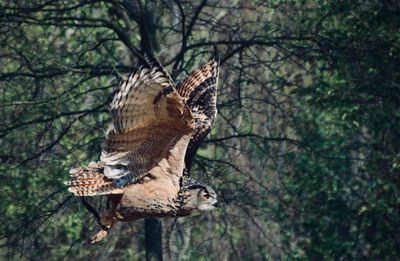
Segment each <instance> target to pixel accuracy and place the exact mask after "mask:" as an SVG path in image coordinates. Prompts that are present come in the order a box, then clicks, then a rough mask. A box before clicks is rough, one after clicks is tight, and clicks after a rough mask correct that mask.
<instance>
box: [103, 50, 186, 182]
mask: <svg viewBox="0 0 400 261" xmlns="http://www.w3.org/2000/svg"><path fill="white" fill-rule="evenodd" d="M110 112H111V116H112V126H111V128H110V129H109V130H108V132H107V135H106V140H105V142H104V144H103V149H102V154H101V161H102V162H103V163H105V165H106V166H105V168H104V174H105V176H106V177H108V178H111V179H113V180H114V182H113V183H114V185H116V186H117V187H122V186H125V185H126V184H128V183H132V182H135V180H137V179H138V178H140V177H141V176H143V175H144V174H146V173H147V172H148V171H149V170H150V169H152V168H153V167H155V166H156V165H157V164H158V163H159V162H160V161H161V160H162V159H163V158H166V157H167V156H168V155H169V153H170V151H171V150H172V149H173V147H174V146H175V145H176V144H177V143H179V144H181V143H182V142H180V140H181V139H182V138H183V137H187V136H188V135H191V134H192V132H193V130H194V119H193V117H192V114H191V112H190V110H189V108H188V107H187V105H186V104H185V102H184V101H183V100H182V99H181V97H180V96H179V94H178V92H177V91H176V89H175V87H174V84H173V82H172V80H171V78H170V76H169V75H168V73H167V72H166V71H165V70H164V68H163V67H162V66H161V65H160V64H159V63H158V62H157V61H156V60H155V59H153V58H148V57H146V61H145V62H144V63H143V64H141V65H140V66H139V67H138V69H137V70H136V71H134V72H133V73H132V74H131V75H130V77H129V78H128V80H127V81H125V82H124V83H122V84H121V86H120V88H119V90H118V92H117V93H116V94H115V96H114V98H113V101H112V103H111V106H110ZM186 144H187V143H186ZM185 149H186V147H184V149H183V150H182V155H181V157H182V159H183V157H184V152H185ZM182 161H183V160H182ZM171 168H173V166H171Z"/></svg>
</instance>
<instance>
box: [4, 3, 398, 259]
mask: <svg viewBox="0 0 400 261" xmlns="http://www.w3.org/2000/svg"><path fill="white" fill-rule="evenodd" d="M399 28H400V4H399V3H398V1H395V0H380V1H379V0H362V1H361V0H355V1H322V0H321V1H317V0H309V1H305V0H303V1H289V0H286V1H284V0H269V1H262V0H240V1H239V0H236V1H235V0H234V1H224V0H223V1H207V0H202V1H179V0H164V1H147V0H109V1H100V0H88V1H67V0H65V1H63V0H36V1H8V0H1V1H0V93H1V94H0V114H1V118H0V179H1V185H0V198H1V200H0V259H4V260H95V259H96V260H143V259H144V258H145V238H144V226H143V224H144V222H143V221H138V222H135V223H124V224H119V225H118V226H116V227H115V229H114V230H113V231H111V234H110V235H109V237H108V238H107V239H106V240H104V242H102V243H101V244H98V245H93V246H92V245H89V244H88V242H87V240H88V239H89V238H90V237H91V236H92V235H93V234H94V232H95V231H96V230H97V229H98V227H97V226H98V225H97V224H96V222H95V220H94V218H93V216H92V215H91V214H90V213H89V212H88V211H87V210H86V209H85V208H84V207H83V206H82V205H81V203H80V201H79V199H78V198H75V197H72V196H71V195H70V194H69V193H68V192H67V191H66V188H65V186H64V185H63V181H65V180H67V179H68V171H69V169H70V168H71V167H74V166H78V165H85V164H87V163H89V162H90V161H96V160H98V159H99V153H100V148H101V143H102V140H103V136H104V132H105V130H106V129H107V126H108V124H109V122H110V116H109V114H108V104H109V102H110V99H111V97H112V92H113V90H114V89H115V88H116V87H117V86H118V82H119V81H120V80H121V79H124V78H125V77H126V76H127V74H128V73H129V72H130V71H131V70H132V68H133V66H134V65H135V64H136V62H137V60H138V57H139V56H140V54H143V52H144V51H147V52H149V53H152V54H153V55H154V56H155V57H157V58H158V59H159V60H160V61H161V63H162V64H164V65H165V66H166V68H167V70H168V71H169V72H170V73H171V76H172V77H173V78H174V79H175V80H177V81H179V80H182V79H183V78H184V77H185V76H186V75H187V74H188V73H190V71H191V70H193V69H195V68H196V67H198V66H199V64H201V63H204V62H206V61H207V59H208V58H209V57H210V56H211V54H212V50H213V46H214V45H216V46H217V47H218V49H219V50H220V53H221V65H220V67H221V69H220V80H219V86H218V117H217V120H216V122H215V126H214V128H213V130H212V132H211V133H210V135H209V136H208V137H207V139H206V140H205V142H204V143H203V146H202V147H201V149H200V150H199V152H198V155H197V157H196V161H195V166H194V170H193V171H192V173H193V175H194V176H195V177H196V178H198V179H201V180H203V181H206V182H208V183H210V184H212V185H213V187H214V188H215V190H216V191H217V193H218V196H219V201H220V207H219V208H218V210H215V211H212V212H209V213H206V214H203V215H200V216H196V217H192V218H181V219H176V220H165V221H162V230H163V232H162V234H163V241H162V250H163V256H164V259H165V260H366V259H369V260H394V259H396V258H398V257H399V256H400V222H399V219H400V218H399V217H400V213H399V212H400V196H399V192H400V139H399V137H400V86H399V84H400V70H399V68H400V29H399ZM91 202H92V204H94V205H95V206H96V207H97V208H102V206H103V205H104V200H101V199H91Z"/></svg>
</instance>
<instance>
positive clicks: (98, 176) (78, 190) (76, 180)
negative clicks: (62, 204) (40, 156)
mask: <svg viewBox="0 0 400 261" xmlns="http://www.w3.org/2000/svg"><path fill="white" fill-rule="evenodd" d="M103 169H104V165H103V164H102V163H95V162H91V163H90V164H89V166H87V167H79V168H75V169H71V170H70V172H69V173H70V174H71V177H72V180H71V181H66V182H64V184H65V185H67V186H68V191H69V192H71V193H73V194H74V195H75V196H97V195H108V194H122V193H123V191H122V189H118V188H116V187H115V186H114V185H113V182H112V179H110V178H107V177H106V176H104V174H103Z"/></svg>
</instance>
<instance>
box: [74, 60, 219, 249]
mask: <svg viewBox="0 0 400 261" xmlns="http://www.w3.org/2000/svg"><path fill="white" fill-rule="evenodd" d="M217 77H218V61H217V59H211V60H210V61H209V62H208V63H206V64H205V65H203V66H201V67H200V68H199V69H198V70H195V71H194V72H193V73H192V74H191V75H190V76H189V77H188V78H187V79H186V80H184V81H183V82H182V83H181V84H179V85H178V86H177V87H175V85H174V84H173V82H172V80H171V78H170V77H169V75H168V73H167V72H166V71H165V70H164V68H163V67H162V66H161V65H160V64H159V63H158V62H157V61H156V60H155V59H153V58H148V57H146V61H145V62H144V63H142V64H140V65H139V66H138V68H137V69H136V70H135V71H134V72H133V73H132V74H131V75H130V77H129V78H128V80H127V81H125V82H124V83H122V84H121V86H120V89H119V90H118V92H117V93H116V94H115V96H114V98H113V101H112V103H111V106H110V112H111V115H112V126H111V127H110V128H109V130H108V131H107V134H106V140H105V142H104V144H103V148H102V152H101V158H100V162H98V163H91V164H89V166H88V167H79V168H76V169H73V170H71V176H72V181H69V182H66V184H67V185H68V186H69V188H68V190H69V191H70V192H72V193H73V194H74V195H76V196H96V195H107V196H108V198H109V199H110V201H111V207H110V208H109V209H108V210H107V211H106V212H104V213H103V214H102V215H101V218H100V220H99V223H100V224H101V226H102V230H101V231H100V232H99V233H97V234H96V236H95V237H94V238H93V240H92V242H98V241H99V240H101V239H102V238H103V237H104V236H105V235H106V234H107V230H108V229H109V228H110V227H111V226H112V225H113V224H114V223H115V221H131V220H136V219H138V218H143V217H157V218H158V217H174V216H186V215H190V214H193V213H194V212H196V211H197V210H209V209H212V208H214V205H215V204H216V202H217V200H216V194H215V192H214V190H213V189H212V188H211V187H209V186H208V185H206V184H203V183H201V182H198V181H195V180H192V179H190V178H188V177H186V176H184V173H188V172H189V171H190V167H191V165H192V160H193V157H194V155H195V153H196V151H197V148H198V146H199V144H200V142H201V140H202V139H203V138H204V137H205V136H206V135H207V133H208V132H209V131H210V129H211V125H212V122H213V120H214V118H215V116H216V87H217ZM184 169H186V171H184Z"/></svg>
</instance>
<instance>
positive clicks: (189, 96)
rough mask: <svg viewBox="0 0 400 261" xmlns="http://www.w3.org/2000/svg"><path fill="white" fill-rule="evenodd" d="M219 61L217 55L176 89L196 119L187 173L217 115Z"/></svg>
mask: <svg viewBox="0 0 400 261" xmlns="http://www.w3.org/2000/svg"><path fill="white" fill-rule="evenodd" d="M218 66H219V61H218V57H217V55H216V57H215V58H213V59H211V60H210V61H209V62H208V63H206V64H204V65H202V66H201V67H200V68H198V69H197V70H195V71H193V72H192V73H191V74H190V75H189V76H188V77H187V78H186V79H185V80H184V81H183V82H181V83H180V84H178V86H177V87H176V90H177V91H178V93H179V95H180V96H181V97H182V99H183V100H184V101H185V103H186V104H187V105H188V107H189V108H190V110H191V112H192V115H193V117H194V119H195V130H194V133H193V135H192V137H191V139H190V142H189V145H188V147H187V150H186V155H185V166H186V171H187V173H189V172H190V169H191V166H192V163H193V158H194V156H195V155H196V151H197V149H198V148H199V146H200V143H201V141H202V140H203V139H204V137H205V136H207V134H208V133H209V132H210V130H211V127H212V124H213V122H214V119H215V117H216V115H217V104H216V103H217V82H218Z"/></svg>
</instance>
